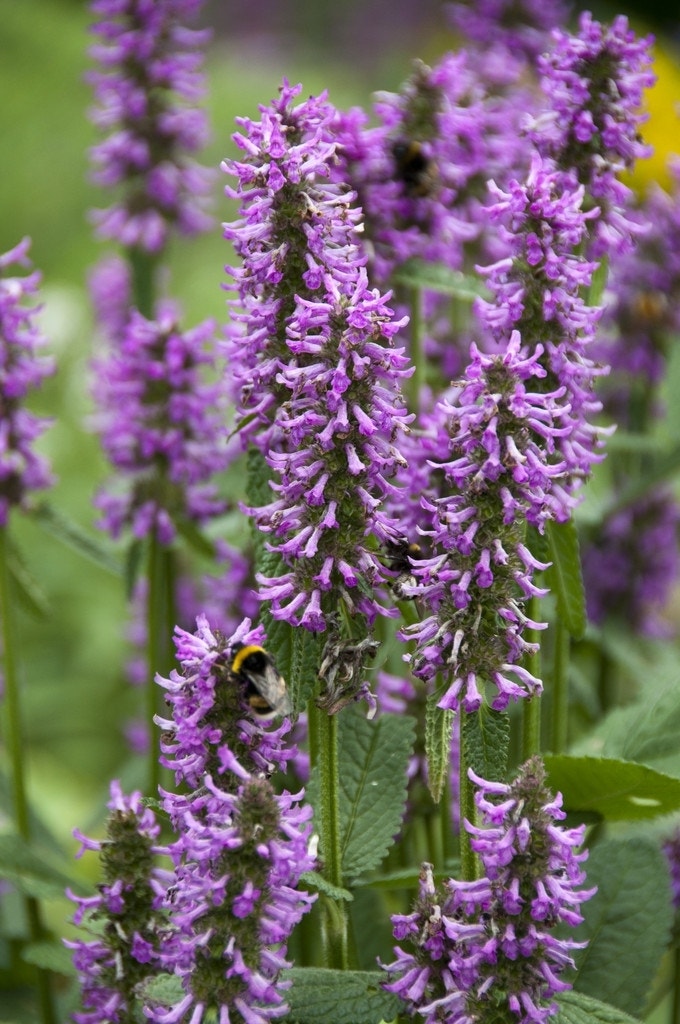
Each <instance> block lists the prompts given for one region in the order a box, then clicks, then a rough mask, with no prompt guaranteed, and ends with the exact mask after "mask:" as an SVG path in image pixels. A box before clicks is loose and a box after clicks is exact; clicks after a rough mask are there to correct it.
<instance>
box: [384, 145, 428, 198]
mask: <svg viewBox="0 0 680 1024" xmlns="http://www.w3.org/2000/svg"><path fill="white" fill-rule="evenodd" d="M392 157H393V159H394V165H395V171H396V178H397V180H398V181H400V182H401V183H402V185H403V186H404V192H405V193H406V195H407V196H411V197H413V198H416V197H418V196H429V195H432V193H433V192H434V191H435V189H436V186H437V180H438V177H439V171H438V169H437V165H436V164H435V162H434V160H433V159H432V158H431V157H429V156H427V155H426V153H425V152H424V150H423V145H422V143H421V142H418V141H417V140H415V139H410V140H409V139H397V140H396V142H393V143H392Z"/></svg>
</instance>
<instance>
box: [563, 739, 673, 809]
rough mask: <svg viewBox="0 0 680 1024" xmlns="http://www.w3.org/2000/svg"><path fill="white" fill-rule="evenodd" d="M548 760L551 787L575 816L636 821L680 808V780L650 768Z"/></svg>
mask: <svg viewBox="0 0 680 1024" xmlns="http://www.w3.org/2000/svg"><path fill="white" fill-rule="evenodd" d="M544 761H545V767H546V770H547V772H548V785H549V787H550V788H551V789H552V790H553V791H554V792H557V791H559V792H560V793H561V794H562V796H563V797H564V806H565V809H566V810H568V811H570V812H572V813H573V814H574V815H575V816H585V817H588V818H590V817H591V816H592V815H595V816H597V817H598V818H604V819H605V820H606V821H636V820H640V819H643V818H655V817H657V816H658V815H660V814H671V813H672V812H673V811H677V810H679V809H680V779H675V778H673V777H672V776H671V775H664V774H662V773H661V772H657V771H655V770H654V769H653V768H648V767H647V766H646V765H643V764H636V763H635V762H634V761H621V760H618V759H617V758H613V757H574V756H572V755H569V754H546V756H545V758H544ZM585 817H584V820H585Z"/></svg>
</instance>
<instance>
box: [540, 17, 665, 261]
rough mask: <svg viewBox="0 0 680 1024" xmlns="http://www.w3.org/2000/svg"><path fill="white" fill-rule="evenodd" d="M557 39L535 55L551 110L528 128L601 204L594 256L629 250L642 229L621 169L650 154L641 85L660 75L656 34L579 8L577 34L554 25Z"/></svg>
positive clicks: (547, 152)
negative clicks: (643, 133) (630, 211)
mask: <svg viewBox="0 0 680 1024" xmlns="http://www.w3.org/2000/svg"><path fill="white" fill-rule="evenodd" d="M553 39H554V46H553V48H552V49H551V50H550V52H548V53H546V54H544V55H543V56H542V57H540V58H539V60H538V68H539V72H540V74H541V84H542V87H543V90H544V92H545V93H546V95H547V98H548V104H549V109H548V111H547V112H546V113H544V114H542V115H540V116H539V117H538V118H537V119H536V121H535V122H534V123H533V124H532V125H531V126H530V135H531V137H533V139H534V141H535V143H536V145H537V146H538V148H539V150H540V151H541V153H543V154H544V155H548V156H550V157H552V158H553V159H554V160H555V161H556V163H557V166H558V167H559V168H560V169H561V170H563V171H565V172H568V173H574V174H575V175H576V177H577V179H578V181H579V182H580V183H581V184H582V185H584V186H585V188H586V190H587V193H588V195H589V197H590V198H591V199H592V201H593V202H594V203H596V204H597V205H598V207H599V215H598V218H597V220H596V221H595V225H594V239H593V243H592V253H593V255H595V256H601V255H604V254H606V253H609V252H611V251H619V252H621V251H625V250H626V249H630V248H631V245H632V237H633V236H634V235H635V234H637V233H639V227H637V226H636V224H635V223H634V222H633V221H631V220H630V218H629V217H628V216H627V214H626V207H627V206H630V199H631V196H632V193H631V191H630V189H629V188H628V187H627V186H625V185H624V184H623V183H622V182H621V181H619V180H618V178H617V175H618V174H619V172H620V171H622V170H624V169H628V170H629V169H630V168H631V167H632V166H633V164H634V163H635V161H636V160H638V159H640V158H641V157H645V156H649V155H650V153H651V148H650V147H649V146H646V145H645V144H644V143H643V142H642V140H641V138H640V134H639V127H640V125H641V124H642V123H643V122H644V121H645V120H646V119H647V117H648V115H647V114H646V113H645V112H644V110H643V102H642V101H643V92H644V89H646V88H650V87H651V86H652V85H653V84H654V81H655V75H654V74H653V73H652V71H651V70H650V67H651V63H652V57H651V53H650V49H651V44H652V41H653V40H652V38H651V37H647V38H646V39H638V38H637V37H636V36H635V33H634V32H632V31H631V30H630V29H629V27H628V20H627V18H625V17H624V16H623V15H619V16H618V17H616V18H615V19H614V21H613V22H612V24H611V25H609V26H602V25H600V24H599V22H597V21H594V20H593V17H592V15H591V14H590V12H589V11H584V12H582V14H581V16H580V19H579V31H578V33H577V34H575V35H571V34H570V33H568V32H564V31H561V30H555V31H554V32H553Z"/></svg>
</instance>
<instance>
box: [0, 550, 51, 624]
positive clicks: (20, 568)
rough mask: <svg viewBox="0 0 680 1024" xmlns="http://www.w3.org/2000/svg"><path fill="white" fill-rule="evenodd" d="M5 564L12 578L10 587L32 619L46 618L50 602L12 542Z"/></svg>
mask: <svg viewBox="0 0 680 1024" xmlns="http://www.w3.org/2000/svg"><path fill="white" fill-rule="evenodd" d="M7 566H8V568H9V574H10V578H11V580H12V589H13V591H14V593H15V594H16V597H17V598H18V600H19V601H20V602H21V604H22V605H23V607H24V608H25V609H26V611H27V612H28V613H29V614H30V615H32V616H33V618H34V619H39V620H40V619H47V618H48V617H49V614H50V604H49V601H48V600H47V597H46V595H45V591H44V590H43V589H42V587H41V586H40V584H39V583H38V581H37V579H36V578H35V576H34V575H33V573H32V572H30V570H29V569H28V567H27V565H26V562H25V560H24V557H23V555H22V554H21V553H20V551H19V549H18V548H17V546H16V544H14V543H12V544H11V547H10V550H9V552H8V559H7Z"/></svg>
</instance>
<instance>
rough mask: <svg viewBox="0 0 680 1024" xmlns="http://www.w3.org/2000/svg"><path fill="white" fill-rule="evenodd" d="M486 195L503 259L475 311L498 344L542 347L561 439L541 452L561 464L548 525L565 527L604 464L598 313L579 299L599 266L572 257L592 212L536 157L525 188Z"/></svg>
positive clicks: (492, 269)
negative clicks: (512, 340) (512, 341)
mask: <svg viewBox="0 0 680 1024" xmlns="http://www.w3.org/2000/svg"><path fill="white" fill-rule="evenodd" d="M490 188H491V194H492V196H493V198H494V200H495V201H494V203H493V204H492V205H491V206H490V207H489V209H488V211H487V212H488V216H489V218H490V220H491V221H492V223H494V224H496V225H498V230H499V232H500V237H501V239H502V241H503V242H504V243H505V245H506V246H507V255H506V256H505V257H504V258H503V259H500V260H499V261H498V262H496V263H495V264H493V265H492V266H488V267H481V268H479V270H480V271H481V273H482V274H483V275H484V276H485V278H486V281H487V285H488V287H489V288H490V290H491V292H492V296H493V298H492V299H491V300H489V301H487V300H483V299H478V300H477V301H476V305H475V309H476V312H477V314H478V316H479V317H480V319H481V320H482V322H483V323H484V325H485V326H486V328H487V329H488V330H489V332H490V333H491V335H492V336H493V338H494V340H495V341H496V343H497V344H500V345H503V344H504V339H505V338H506V337H507V334H508V331H510V330H512V329H513V328H514V329H517V330H519V332H520V333H521V336H522V340H523V342H524V344H525V345H541V346H542V348H543V355H542V358H541V364H542V366H543V368H544V372H543V376H544V383H543V384H541V385H540V386H539V388H538V390H546V392H551V393H553V394H556V393H558V392H560V393H561V395H562V401H561V404H562V406H563V413H562V416H561V423H560V432H559V433H555V434H554V435H553V438H554V444H553V443H552V442H551V444H550V446H549V447H548V449H547V454H548V461H549V462H550V463H555V464H561V469H560V472H559V473H558V474H557V475H556V477H555V478H554V480H553V483H552V485H551V486H550V487H549V488H548V492H549V494H550V502H551V505H552V509H553V514H554V515H555V518H557V519H558V520H560V521H564V520H566V519H568V518H569V517H570V515H571V512H572V510H573V508H574V507H575V505H576V504H577V502H578V491H579V490H580V488H581V487H582V486H583V481H584V479H586V478H587V477H588V476H589V475H590V473H591V472H592V467H593V464H594V463H596V462H600V461H602V459H603V458H604V454H603V452H602V450H601V449H602V448H603V445H604V440H603V437H604V436H605V435H606V433H607V430H603V429H602V428H599V429H598V428H597V427H596V426H595V425H594V423H593V421H594V419H595V417H596V415H597V414H598V413H599V412H600V410H601V408H602V403H601V402H600V401H599V399H598V398H597V397H596V395H595V382H596V380H597V378H598V377H599V376H601V375H602V374H604V373H606V372H607V371H606V368H604V367H600V366H597V365H596V364H595V363H594V362H593V360H592V359H591V358H590V357H589V352H588V349H589V346H590V345H591V344H592V341H593V338H594V336H595V330H596V326H597V323H598V321H599V319H600V316H601V312H602V310H601V309H600V308H599V307H595V306H588V305H587V304H586V302H585V301H584V299H583V293H584V292H585V291H586V290H587V289H588V288H589V286H590V284H591V281H592V277H593V273H594V271H595V269H596V267H597V264H595V263H592V262H591V261H589V260H586V259H585V258H584V257H583V256H582V255H580V250H581V248H582V246H583V244H585V240H586V238H587V230H588V224H589V222H590V220H591V219H592V218H594V217H596V216H597V214H598V210H597V209H590V210H589V211H587V212H586V211H585V210H584V208H583V204H584V194H585V193H584V188H583V186H582V185H576V184H575V182H574V181H573V179H571V178H570V177H569V176H566V175H565V174H563V173H562V172H560V171H556V170H555V167H554V165H553V164H552V162H551V161H549V160H544V159H543V158H542V157H540V156H539V155H538V154H535V155H534V157H533V160H532V164H531V169H530V172H529V174H528V176H527V179H526V181H525V182H523V183H520V182H519V181H516V180H513V181H511V182H510V184H509V186H508V188H507V190H502V189H500V188H499V187H498V186H497V185H496V184H495V182H491V185H490ZM546 403H549V397H548V396H546ZM538 432H539V434H540V433H541V431H540V430H539V431H538Z"/></svg>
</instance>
